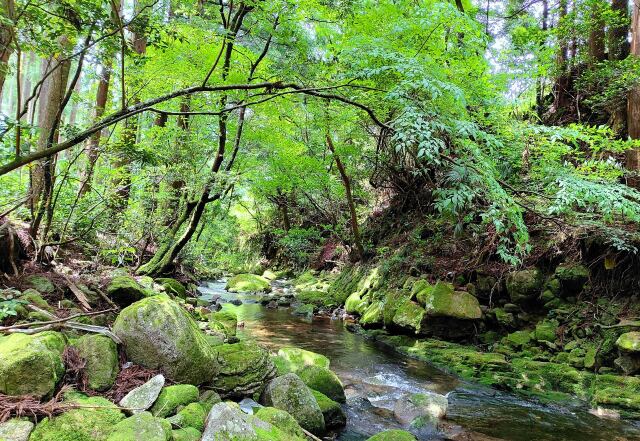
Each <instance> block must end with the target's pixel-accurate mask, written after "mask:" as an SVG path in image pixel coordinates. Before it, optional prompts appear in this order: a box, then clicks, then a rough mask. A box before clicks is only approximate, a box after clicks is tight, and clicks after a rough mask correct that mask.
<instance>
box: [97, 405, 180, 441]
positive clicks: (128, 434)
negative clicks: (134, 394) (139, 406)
mask: <svg viewBox="0 0 640 441" xmlns="http://www.w3.org/2000/svg"><path fill="white" fill-rule="evenodd" d="M132 440H144V441H169V440H171V424H170V423H169V422H168V421H167V420H164V419H162V418H156V417H154V416H153V415H151V414H150V413H149V412H142V413H139V414H136V415H133V416H131V417H129V418H127V419H126V420H122V421H120V422H119V423H118V424H116V425H115V426H113V431H112V432H111V434H110V435H109V438H107V441H132Z"/></svg>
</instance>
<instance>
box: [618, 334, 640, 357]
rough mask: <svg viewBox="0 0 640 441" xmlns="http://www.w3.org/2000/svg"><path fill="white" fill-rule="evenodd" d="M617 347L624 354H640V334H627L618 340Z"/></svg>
mask: <svg viewBox="0 0 640 441" xmlns="http://www.w3.org/2000/svg"><path fill="white" fill-rule="evenodd" d="M616 346H617V347H618V348H619V349H620V350H621V351H624V352H640V332H638V331H634V332H627V333H624V334H622V335H621V336H620V337H618V339H617V340H616Z"/></svg>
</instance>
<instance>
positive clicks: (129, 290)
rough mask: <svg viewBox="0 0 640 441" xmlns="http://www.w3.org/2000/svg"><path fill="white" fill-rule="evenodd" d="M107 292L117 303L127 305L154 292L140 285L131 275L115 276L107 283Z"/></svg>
mask: <svg viewBox="0 0 640 441" xmlns="http://www.w3.org/2000/svg"><path fill="white" fill-rule="evenodd" d="M107 294H108V295H109V296H110V297H111V298H112V299H113V301H114V302H116V303H117V304H118V305H120V306H128V305H130V304H132V303H134V302H137V301H138V300H141V299H143V298H145V297H148V296H150V295H153V294H154V293H153V292H152V291H149V290H147V289H146V288H144V287H143V286H142V285H140V284H139V283H138V282H137V281H136V280H135V279H134V278H133V277H130V276H116V277H114V278H113V279H111V282H109V285H107Z"/></svg>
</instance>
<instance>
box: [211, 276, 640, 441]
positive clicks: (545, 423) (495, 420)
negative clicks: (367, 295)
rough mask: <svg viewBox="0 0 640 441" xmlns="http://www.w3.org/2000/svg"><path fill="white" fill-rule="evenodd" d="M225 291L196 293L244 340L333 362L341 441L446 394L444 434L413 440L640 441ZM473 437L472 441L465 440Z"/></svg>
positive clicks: (619, 423) (616, 425)
mask: <svg viewBox="0 0 640 441" xmlns="http://www.w3.org/2000/svg"><path fill="white" fill-rule="evenodd" d="M273 285H274V290H282V291H283V292H286V291H290V290H292V289H293V288H291V287H290V286H289V284H288V283H287V282H286V281H276V282H274V283H273ZM224 287H225V281H213V282H204V283H203V284H202V285H201V286H200V287H199V291H200V294H201V298H202V299H203V300H207V301H212V300H215V299H216V298H220V301H221V302H222V303H223V309H233V310H234V311H235V312H236V313H237V315H238V322H239V323H240V322H243V323H244V327H239V328H238V336H239V337H240V338H241V339H243V338H250V339H253V340H256V341H257V342H258V343H260V344H262V345H263V346H265V347H267V348H269V349H270V350H272V351H277V350H278V349H279V348H280V347H283V346H297V347H300V348H303V349H307V350H310V351H313V352H317V353H320V354H324V355H326V356H327V357H329V359H330V360H331V369H332V370H333V371H334V372H336V374H337V375H338V376H339V377H340V379H341V381H342V382H343V384H344V386H345V392H346V395H347V403H346V404H345V405H343V408H344V410H345V412H346V413H347V421H348V422H347V426H346V427H345V428H344V429H343V430H342V431H341V432H340V433H339V434H338V437H337V439H338V440H341V441H361V440H366V439H367V438H368V437H370V436H371V435H373V434H375V433H377V432H380V431H382V430H386V429H393V428H403V429H406V427H402V426H401V425H400V424H399V423H398V422H397V421H396V420H395V418H394V416H393V406H394V403H395V401H396V400H397V399H398V398H399V397H400V396H402V395H404V394H406V393H413V392H422V391H432V392H437V393H440V394H447V397H448V400H449V408H448V411H447V417H446V421H445V422H444V424H443V425H442V426H441V427H440V430H439V429H438V428H436V427H435V426H432V427H425V428H423V429H421V431H419V432H414V434H415V435H416V436H417V437H418V439H420V440H446V439H460V440H466V439H472V440H487V441H489V440H491V441H494V440H508V441H533V440H535V441H546V440H562V441H587V440H588V441H631V440H640V422H638V421H628V420H611V419H603V418H599V417H597V416H594V415H592V414H590V413H589V412H588V409H587V408H586V407H585V406H584V404H580V403H579V402H576V403H575V404H571V403H570V404H567V403H562V405H549V404H541V403H539V402H537V401H535V400H533V399H531V400H530V399H525V398H522V397H520V396H517V395H514V394H510V393H505V392H500V391H497V390H495V389H491V388H488V387H485V386H481V385H477V384H474V383H470V382H466V381H463V380H460V379H458V378H457V377H455V376H453V375H450V374H447V373H445V372H443V371H441V370H439V369H437V368H435V367H433V366H431V365H429V364H428V363H424V362H421V361H416V360H412V359H409V358H406V357H404V356H402V355H399V354H397V353H395V352H393V351H392V350H391V349H389V348H385V347H382V346H381V345H377V344H376V343H374V342H372V341H369V340H367V339H365V338H364V337H362V336H360V335H357V334H353V333H351V332H349V331H348V330H347V329H346V328H345V326H344V322H343V321H342V320H337V319H331V318H329V317H312V318H306V317H299V316H295V315H293V314H292V313H291V309H290V308H273V309H270V308H267V307H265V306H262V305H261V304H260V303H259V302H258V299H259V297H258V296H256V295H252V294H233V293H229V292H227V291H226V290H225V289H224ZM230 301H234V302H236V303H239V302H238V301H242V304H241V305H233V304H231V303H228V302H230ZM443 427H444V429H443ZM469 432H473V433H474V436H473V437H468V436H466V435H465V434H466V433H469ZM456 433H457V436H458V437H456V436H455V434H456ZM480 434H482V435H480ZM483 435H486V437H484V436H483Z"/></svg>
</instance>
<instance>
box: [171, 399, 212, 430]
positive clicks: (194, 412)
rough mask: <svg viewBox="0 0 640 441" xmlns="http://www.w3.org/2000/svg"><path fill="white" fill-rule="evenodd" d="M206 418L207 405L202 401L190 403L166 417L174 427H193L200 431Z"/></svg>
mask: <svg viewBox="0 0 640 441" xmlns="http://www.w3.org/2000/svg"><path fill="white" fill-rule="evenodd" d="M206 419H207V407H206V406H205V405H203V404H202V403H190V404H188V405H186V406H185V407H184V408H183V409H182V410H180V412H178V413H177V414H175V415H174V416H172V417H170V418H168V419H167V421H169V422H170V423H171V425H172V426H174V427H179V428H183V427H193V428H194V429H196V430H198V431H200V432H202V431H203V430H204V422H205V420H206Z"/></svg>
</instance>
